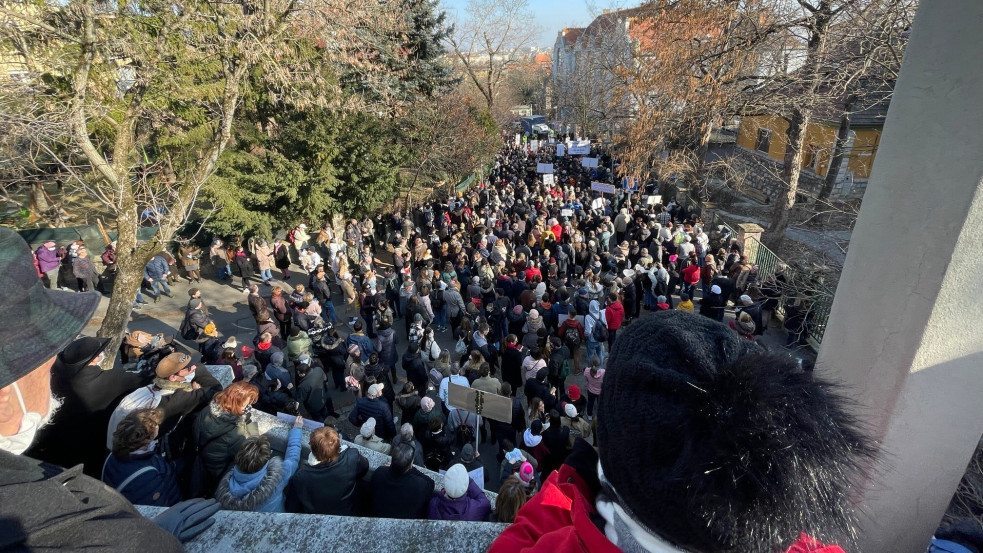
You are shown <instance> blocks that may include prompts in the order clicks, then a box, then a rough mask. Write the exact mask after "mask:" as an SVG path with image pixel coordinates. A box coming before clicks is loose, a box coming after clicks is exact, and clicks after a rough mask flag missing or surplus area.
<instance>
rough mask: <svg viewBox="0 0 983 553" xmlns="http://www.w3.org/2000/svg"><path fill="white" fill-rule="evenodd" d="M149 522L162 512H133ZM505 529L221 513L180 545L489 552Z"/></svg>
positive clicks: (203, 549) (209, 550) (313, 551)
mask: <svg viewBox="0 0 983 553" xmlns="http://www.w3.org/2000/svg"><path fill="white" fill-rule="evenodd" d="M137 510H138V511H140V514H142V515H143V516H146V517H153V516H156V515H158V514H160V513H161V512H162V511H163V510H164V509H163V507H147V506H140V507H137ZM507 526H508V525H506V524H498V523H492V522H451V521H442V520H397V519H390V518H359V517H338V516H328V515H297V514H289V513H251V512H249V513H247V512H237V511H219V512H218V513H216V514H215V524H213V525H212V527H211V528H209V529H208V530H205V531H204V532H203V533H201V534H200V535H199V536H197V537H195V538H194V539H192V540H190V541H188V542H187V543H185V544H184V547H185V550H186V551H188V552H189V553H216V552H226V551H227V552H230V553H232V552H239V551H256V552H266V551H269V552H282V551H292V552H298V553H308V552H310V553H323V552H332V551H334V552H341V551H362V552H370V551H390V552H399V553H403V552H431V551H454V552H455V553H470V552H472V551H473V552H475V553H477V552H479V551H487V550H488V547H489V546H491V544H492V542H493V541H495V538H497V537H498V535H499V534H501V533H502V530H504V529H505V528H506V527H507Z"/></svg>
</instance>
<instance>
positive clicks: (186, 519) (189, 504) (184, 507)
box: [153, 497, 219, 542]
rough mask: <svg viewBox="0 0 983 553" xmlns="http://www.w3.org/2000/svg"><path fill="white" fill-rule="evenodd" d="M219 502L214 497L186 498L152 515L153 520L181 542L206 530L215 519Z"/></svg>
mask: <svg viewBox="0 0 983 553" xmlns="http://www.w3.org/2000/svg"><path fill="white" fill-rule="evenodd" d="M218 509H219V504H218V501H215V500H214V499H201V498H200V497H199V498H195V499H188V500H187V501H182V502H180V503H178V504H177V505H175V506H173V507H171V508H170V509H168V510H166V511H164V512H163V513H161V514H159V515H157V516H156V517H154V519H153V521H154V523H156V524H157V526H160V527H161V528H163V529H164V530H167V531H168V532H170V533H171V534H173V535H174V536H175V537H176V538H177V539H179V540H181V541H182V542H185V541H188V540H190V539H191V538H193V537H195V536H197V535H198V534H200V533H202V532H204V531H205V530H207V529H208V528H209V527H210V526H211V525H212V524H215V519H214V518H212V515H214V514H215V513H216V512H218Z"/></svg>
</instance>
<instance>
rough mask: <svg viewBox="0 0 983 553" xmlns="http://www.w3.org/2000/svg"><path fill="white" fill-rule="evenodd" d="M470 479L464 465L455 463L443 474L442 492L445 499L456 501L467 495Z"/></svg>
mask: <svg viewBox="0 0 983 553" xmlns="http://www.w3.org/2000/svg"><path fill="white" fill-rule="evenodd" d="M470 480H471V477H470V476H468V469H466V468H464V465H462V464H461V463H457V464H456V465H454V466H452V467H451V468H449V469H447V472H446V473H444V492H445V493H446V494H447V497H449V498H451V499H457V498H459V497H463V496H464V494H466V493H468V486H469V485H470Z"/></svg>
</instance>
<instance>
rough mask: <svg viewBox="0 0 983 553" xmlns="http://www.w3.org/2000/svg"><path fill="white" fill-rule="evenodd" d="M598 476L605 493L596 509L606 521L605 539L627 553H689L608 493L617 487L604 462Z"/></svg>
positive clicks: (600, 495) (598, 501) (598, 497)
mask: <svg viewBox="0 0 983 553" xmlns="http://www.w3.org/2000/svg"><path fill="white" fill-rule="evenodd" d="M597 475H598V477H600V480H601V492H600V493H599V494H598V495H597V501H596V502H595V505H594V506H595V508H596V509H597V513H598V514H599V515H601V517H602V518H603V519H604V523H605V524H604V536H605V537H606V538H607V539H608V541H610V542H611V543H613V544H614V545H616V546H618V548H619V549H621V550H622V551H624V552H625V553H644V552H648V553H685V551H686V550H685V549H679V548H678V547H676V546H674V545H672V544H670V543H669V542H667V541H665V540H663V539H662V538H660V537H659V536H658V535H656V534H655V532H652V531H650V530H648V529H647V528H645V526H644V525H642V524H641V523H640V522H638V521H636V520H635V519H634V518H632V516H631V515H630V514H629V513H628V512H626V511H625V510H624V509H623V508H622V507H621V505H619V504H618V503H617V502H615V501H614V500H613V499H612V498H611V496H609V495H607V494H606V493H605V490H607V489H610V490H614V487H613V486H612V485H611V483H610V482H608V481H607V479H605V478H604V470H603V469H601V463H600V462H598V463H597Z"/></svg>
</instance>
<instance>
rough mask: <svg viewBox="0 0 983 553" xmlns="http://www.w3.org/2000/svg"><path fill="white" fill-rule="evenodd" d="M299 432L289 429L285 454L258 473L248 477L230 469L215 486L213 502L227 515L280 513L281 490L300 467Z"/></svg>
mask: <svg viewBox="0 0 983 553" xmlns="http://www.w3.org/2000/svg"><path fill="white" fill-rule="evenodd" d="M300 437H301V432H300V428H291V429H290V434H289V435H288V436H287V454H286V456H285V457H284V458H283V459H280V458H279V457H273V458H271V459H270V460H269V461H267V462H266V464H265V465H263V468H261V469H259V470H258V471H256V472H254V473H252V474H248V473H245V472H242V471H240V470H239V467H233V468H232V470H231V471H229V472H228V473H227V474H226V475H225V476H223V477H222V481H221V482H220V483H219V485H218V490H216V491H215V499H217V500H218V502H219V504H220V505H221V506H222V509H224V510H227V511H254V512H261V513H282V512H284V511H285V510H286V509H285V503H286V502H285V499H284V493H283V492H284V490H285V489H286V487H287V484H289V483H290V479H291V478H292V477H293V475H294V473H295V472H297V466H298V464H299V463H300Z"/></svg>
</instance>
